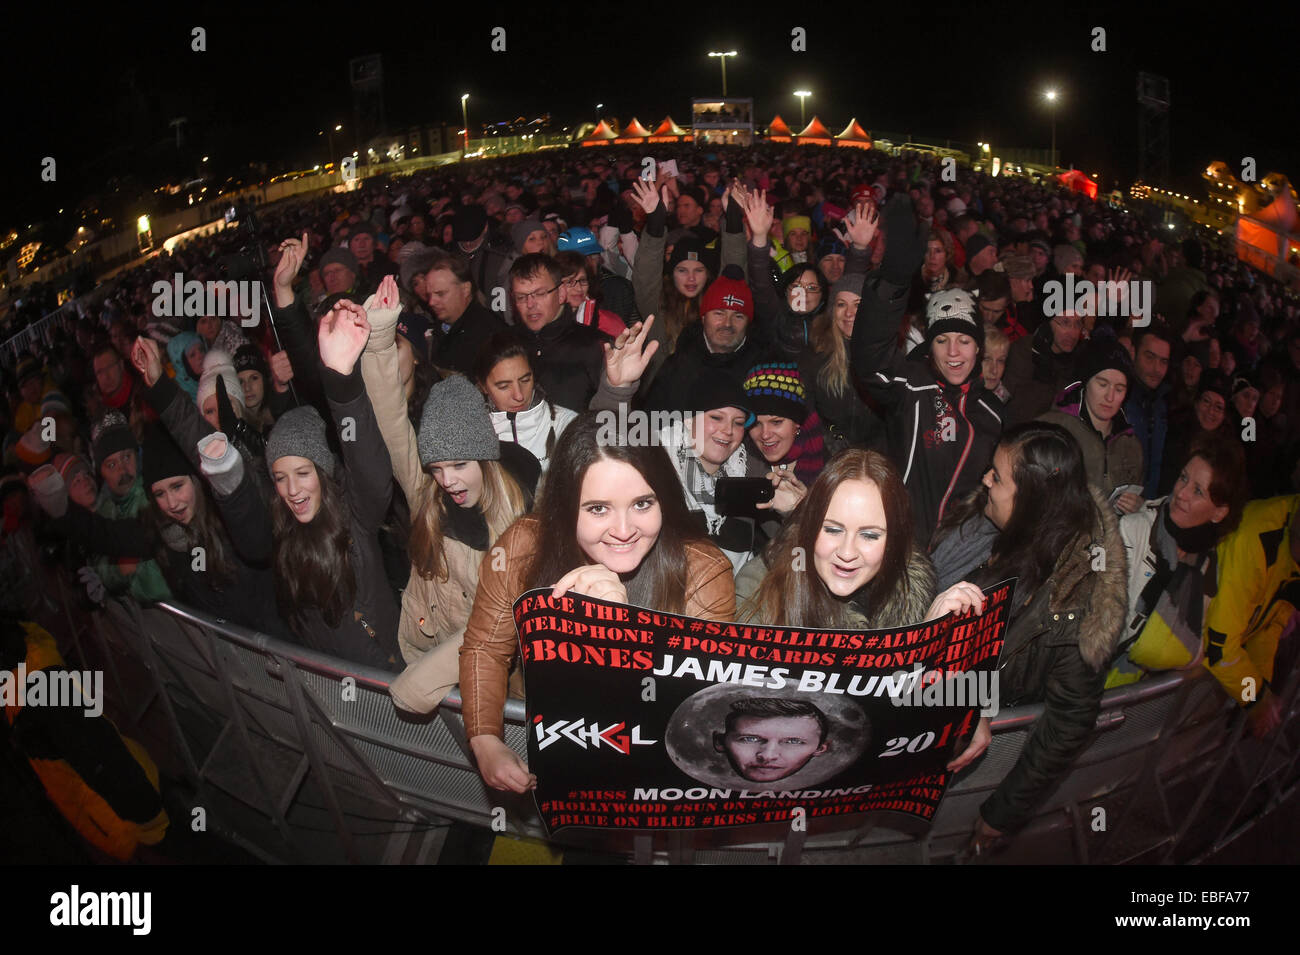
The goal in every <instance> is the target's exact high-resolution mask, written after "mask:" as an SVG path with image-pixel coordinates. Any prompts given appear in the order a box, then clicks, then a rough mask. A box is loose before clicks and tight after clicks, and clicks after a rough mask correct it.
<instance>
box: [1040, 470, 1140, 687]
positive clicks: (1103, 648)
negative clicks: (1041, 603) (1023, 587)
mask: <svg viewBox="0 0 1300 955" xmlns="http://www.w3.org/2000/svg"><path fill="white" fill-rule="evenodd" d="M1088 490H1089V493H1091V494H1092V500H1093V503H1094V504H1095V505H1096V514H1097V519H1096V521H1095V522H1094V524H1093V530H1092V534H1091V535H1090V537H1089V539H1087V540H1084V539H1083V537H1082V535H1081V536H1080V537H1079V538H1078V539H1077V543H1076V546H1071V547H1068V548H1066V550H1065V553H1063V554H1062V555H1061V557H1060V559H1059V560H1057V562H1056V568H1055V569H1054V570H1053V571H1052V577H1051V580H1050V581H1049V584H1050V586H1051V588H1052V589H1051V596H1050V598H1049V599H1048V610H1049V611H1050V612H1052V613H1060V612H1062V611H1073V612H1075V613H1077V614H1078V615H1079V654H1080V656H1082V657H1083V659H1084V662H1085V663H1087V664H1088V665H1089V666H1091V667H1093V668H1094V669H1098V670H1099V669H1101V668H1102V667H1104V666H1106V664H1108V663H1109V662H1110V659H1111V657H1112V656H1113V655H1114V653H1115V648H1116V646H1118V644H1119V640H1120V637H1121V635H1122V634H1123V632H1124V630H1125V627H1126V625H1127V623H1128V562H1127V559H1126V557H1125V554H1124V541H1123V539H1122V538H1121V537H1120V533H1119V521H1118V520H1117V519H1116V517H1115V512H1114V510H1113V509H1112V508H1111V506H1110V505H1109V504H1107V503H1106V499H1105V498H1104V497H1103V496H1102V494H1101V492H1100V491H1098V490H1097V489H1096V488H1093V487H1089V488H1088ZM1098 547H1100V548H1101V550H1100V551H1099V550H1097V548H1098ZM1099 557H1100V558H1104V560H1099V559H1098V558H1099Z"/></svg>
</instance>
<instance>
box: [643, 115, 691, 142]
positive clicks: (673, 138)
mask: <svg viewBox="0 0 1300 955" xmlns="http://www.w3.org/2000/svg"><path fill="white" fill-rule="evenodd" d="M685 136H686V130H684V129H682V128H681V127H680V126H678V125H677V124H676V123H674V122H673V118H672V117H671V116H665V117H664V121H663V122H662V123H660V124H659V125H658V126H656V127H655V131H654V132H653V133H651V134H650V142H652V143H678V142H681V141H682V139H683V138H684V137H685Z"/></svg>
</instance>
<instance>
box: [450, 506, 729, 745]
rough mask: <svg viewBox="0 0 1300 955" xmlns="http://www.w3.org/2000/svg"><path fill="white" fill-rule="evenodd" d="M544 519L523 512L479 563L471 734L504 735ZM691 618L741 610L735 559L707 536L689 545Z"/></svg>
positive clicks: (468, 661)
mask: <svg viewBox="0 0 1300 955" xmlns="http://www.w3.org/2000/svg"><path fill="white" fill-rule="evenodd" d="M538 523H539V522H538V520H537V518H535V517H521V518H520V519H519V520H517V521H515V523H514V524H513V525H511V527H510V529H509V530H507V531H506V532H505V533H504V534H502V535H501V537H500V539H499V540H498V541H497V546H498V547H500V548H501V549H502V550H501V554H500V558H499V559H497V558H494V557H493V556H492V555H488V556H486V557H484V558H483V565H482V566H481V567H480V568H479V587H478V593H477V594H476V595H475V597H474V611H473V613H472V614H471V615H470V620H469V626H468V627H467V628H466V629H465V642H464V644H463V645H462V646H461V650H460V696H461V705H462V713H463V714H464V720H465V735H466V736H467V737H468V738H469V739H473V738H474V737H475V736H487V735H491V736H497V737H500V736H501V735H502V732H503V730H504V719H503V713H504V710H505V702H506V687H507V680H508V679H509V673H510V665H511V661H512V660H513V659H514V657H515V655H516V654H517V653H518V651H519V640H518V638H517V637H516V635H515V618H514V602H515V600H516V598H518V597H519V595H520V594H522V593H524V590H525V585H524V571H525V568H526V567H527V566H528V564H529V563H530V562H531V561H532V559H533V556H534V554H535V553H536V550H537V534H538ZM686 581H687V583H686V605H685V613H686V615H687V616H689V617H700V618H702V619H705V620H731V619H733V618H734V617H735V615H736V590H735V580H734V578H733V577H732V573H731V563H730V561H728V560H727V558H726V557H725V556H724V555H723V554H722V552H721V551H720V550H718V549H717V548H716V547H714V546H713V545H712V544H710V543H708V542H707V541H693V542H691V543H689V544H687V545H686Z"/></svg>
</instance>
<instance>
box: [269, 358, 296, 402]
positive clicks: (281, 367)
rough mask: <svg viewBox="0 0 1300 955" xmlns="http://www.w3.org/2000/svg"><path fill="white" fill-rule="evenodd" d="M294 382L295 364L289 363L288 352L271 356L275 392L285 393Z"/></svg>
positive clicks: (272, 382)
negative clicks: (290, 383)
mask: <svg viewBox="0 0 1300 955" xmlns="http://www.w3.org/2000/svg"><path fill="white" fill-rule="evenodd" d="M291 381H293V362H291V361H289V353H288V352H287V351H278V352H276V353H275V354H274V355H272V356H271V384H272V385H273V386H274V387H275V390H276V391H277V392H280V393H284V392H286V391H288V390H289V382H291Z"/></svg>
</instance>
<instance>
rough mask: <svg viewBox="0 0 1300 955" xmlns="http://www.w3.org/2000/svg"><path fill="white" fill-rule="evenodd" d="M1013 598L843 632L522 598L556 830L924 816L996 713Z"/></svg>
mask: <svg viewBox="0 0 1300 955" xmlns="http://www.w3.org/2000/svg"><path fill="white" fill-rule="evenodd" d="M1013 584H1014V582H1013V581H1003V582H1002V583H999V584H996V585H994V586H993V587H990V588H989V589H988V590H986V591H985V592H984V593H985V596H986V598H987V599H986V602H985V609H984V612H983V613H982V614H979V615H974V614H967V615H965V616H963V617H957V616H955V615H952V614H949V615H948V616H947V617H943V618H941V619H939V620H934V621H930V622H926V623H920V624H916V625H913V626H907V627H898V628H895V629H889V630H862V631H848V632H835V631H824V630H812V629H799V628H793V627H774V626H764V625H751V624H740V623H718V622H715V621H710V620H698V619H695V618H692V617H684V616H680V615H676V614H670V613H662V612H659V611H655V610H647V609H644V608H641V607H632V606H627V605H624V604H615V603H610V602H608V601H605V600H599V599H596V598H592V597H587V596H584V595H582V594H575V593H569V594H565V595H564V596H562V597H560V598H558V599H556V598H552V597H551V596H550V591H549V590H544V589H539V590H532V591H529V592H528V593H526V594H524V595H523V596H521V597H520V598H519V599H518V600H517V601H515V606H514V613H515V624H516V628H517V631H518V634H519V644H520V652H521V657H522V659H523V663H524V680H525V684H526V686H527V711H528V730H529V732H528V766H529V769H530V770H531V771H532V772H534V773H536V775H537V789H536V791H535V796H536V800H537V808H538V811H539V813H540V815H541V817H542V819H543V821H544V822H545V824H546V826H547V829H548V831H550V832H555V831H557V830H559V829H563V828H566V827H569V826H581V827H590V828H597V829H625V830H636V831H645V832H653V831H660V830H668V829H678V830H680V829H712V828H724V827H729V826H742V825H753V824H757V823H771V822H781V821H785V820H789V819H791V818H793V813H794V811H795V810H796V809H800V810H802V812H803V814H804V817H805V818H807V817H821V816H831V815H844V814H849V813H862V812H872V811H885V810H888V811H894V812H902V813H906V814H909V815H911V816H914V817H917V818H920V819H922V820H926V821H928V820H930V819H931V818H933V816H934V813H935V810H936V809H937V808H938V805H939V802H940V800H941V799H942V798H943V794H944V790H945V788H946V786H947V784H948V780H949V778H950V776H951V775H952V774H951V773H949V772H948V771H947V770H946V769H945V766H946V764H947V763H948V762H950V761H951V760H952V759H953V758H954V757H956V756H957V755H959V754H960V753H961V751H962V749H964V748H965V745H966V743H967V742H968V740H969V736H970V734H971V732H972V731H973V730H974V728H975V723H976V720H977V719H978V718H979V715H980V712H983V713H984V714H985V715H994V714H995V713H996V712H997V663H998V657H999V655H1000V653H1001V651H1002V641H1003V633H1004V630H1005V628H1006V622H1007V614H1008V604H1009V601H1010V595H1011V591H1012V589H1013ZM959 746H960V747H961V748H958V747H959Z"/></svg>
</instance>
